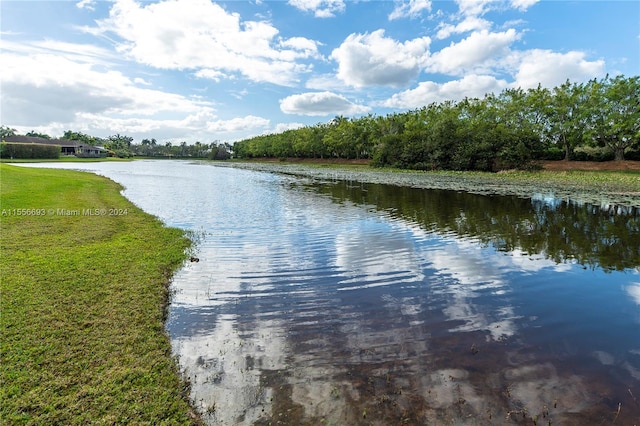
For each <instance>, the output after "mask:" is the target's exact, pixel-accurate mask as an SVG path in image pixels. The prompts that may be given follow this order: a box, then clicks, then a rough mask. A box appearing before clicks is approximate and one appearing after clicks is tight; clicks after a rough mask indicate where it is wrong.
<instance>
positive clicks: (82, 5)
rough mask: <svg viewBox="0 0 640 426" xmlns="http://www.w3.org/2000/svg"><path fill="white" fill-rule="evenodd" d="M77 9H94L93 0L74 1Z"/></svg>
mask: <svg viewBox="0 0 640 426" xmlns="http://www.w3.org/2000/svg"><path fill="white" fill-rule="evenodd" d="M76 7H77V8H78V9H88V10H95V0H80V1H79V2H78V3H76Z"/></svg>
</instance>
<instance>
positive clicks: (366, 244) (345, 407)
mask: <svg viewBox="0 0 640 426" xmlns="http://www.w3.org/2000/svg"><path fill="white" fill-rule="evenodd" d="M91 166H92V169H96V168H97V167H101V168H102V169H101V170H99V172H100V173H102V174H106V175H108V176H109V177H111V178H113V179H114V180H116V181H118V182H121V183H123V184H124V185H125V186H126V187H127V190H126V192H125V195H127V196H128V197H129V198H130V199H132V200H133V201H134V202H135V203H137V204H138V205H140V206H141V207H142V208H144V209H145V210H147V211H149V212H151V213H153V214H156V215H158V216H159V217H161V218H162V219H163V220H164V221H165V222H167V223H168V224H170V225H174V226H182V227H184V228H187V229H191V230H193V231H195V232H196V234H197V235H199V237H200V242H199V245H198V252H197V256H198V257H199V259H200V261H199V262H197V263H190V264H188V265H186V267H185V268H184V269H183V270H182V271H180V272H179V273H178V274H177V276H176V277H175V280H174V290H175V296H174V300H173V304H172V306H171V311H170V319H169V321H168V323H167V330H168V332H169V334H170V336H171V338H172V342H173V345H174V351H175V354H176V355H177V356H178V357H179V360H180V365H181V367H182V368H183V369H184V372H185V374H186V375H187V376H188V377H189V378H190V380H191V383H192V397H193V398H194V403H195V405H196V406H198V407H199V408H200V409H201V410H202V412H203V413H204V418H205V420H206V421H207V422H208V423H210V424H212V425H237V424H247V425H248V424H258V425H267V424H288V425H306V424H308V425H312V424H313V425H317V424H335V425H357V424H362V425H365V424H378V425H400V424H407V425H445V424H455V425H496V424H521V425H550V424H551V425H560V424H562V425H600V424H603V425H608V424H615V425H633V424H640V401H639V398H640V212H639V211H638V209H637V208H632V207H625V208H619V207H616V206H593V205H589V204H574V203H568V202H565V201H562V200H558V199H555V198H554V197H553V195H552V194H538V195H536V196H535V197H534V198H532V199H522V198H516V197H499V196H482V195H470V194H466V193H462V192H455V191H434V190H421V189H410V188H399V187H393V186H385V185H364V184H359V183H354V182H318V181H313V180H310V179H303V178H296V177H291V176H279V175H273V174H267V173H259V172H253V171H247V170H238V169H231V168H220V167H214V166H211V165H206V164H189V163H185V162H136V163H135V166H136V167H135V168H132V167H131V165H129V164H124V165H122V164H107V165H95V164H92V165H91Z"/></svg>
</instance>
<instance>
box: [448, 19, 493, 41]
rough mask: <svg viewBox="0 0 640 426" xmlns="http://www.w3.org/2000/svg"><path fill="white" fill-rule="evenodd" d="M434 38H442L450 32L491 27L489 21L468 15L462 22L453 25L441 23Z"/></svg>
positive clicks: (449, 34)
mask: <svg viewBox="0 0 640 426" xmlns="http://www.w3.org/2000/svg"><path fill="white" fill-rule="evenodd" d="M438 28H439V30H438V33H437V34H436V38H438V39H440V40H442V39H445V38H448V37H450V36H451V35H452V34H460V33H466V32H469V31H476V30H488V29H490V28H491V22H489V21H487V20H486V19H482V18H478V17H477V16H468V17H466V18H465V19H464V20H463V21H462V22H460V23H458V24H456V25H453V24H445V23H441V24H440V25H439V26H438Z"/></svg>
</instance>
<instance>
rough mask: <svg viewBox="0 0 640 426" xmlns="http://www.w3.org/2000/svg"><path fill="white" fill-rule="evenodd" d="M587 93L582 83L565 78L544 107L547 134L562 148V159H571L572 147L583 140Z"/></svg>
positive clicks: (586, 114)
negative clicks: (563, 154) (546, 117)
mask: <svg viewBox="0 0 640 426" xmlns="http://www.w3.org/2000/svg"><path fill="white" fill-rule="evenodd" d="M586 99H587V94H586V90H585V87H584V85H582V84H577V83H571V82H570V81H569V80H567V81H566V82H565V83H563V84H562V85H560V86H558V87H555V88H554V89H553V92H552V97H551V98H550V103H549V104H548V106H547V108H546V112H547V116H548V120H549V121H548V123H549V125H548V127H547V131H548V135H549V137H550V138H551V140H553V141H554V142H555V143H556V144H558V145H559V146H561V147H562V148H563V149H564V153H565V156H564V159H565V160H566V161H568V160H570V159H571V155H572V153H573V149H574V148H575V147H576V146H577V145H578V144H580V143H581V142H582V141H583V136H584V132H585V129H586V127H587V120H588V117H589V115H588V112H587V108H586V103H587V102H586Z"/></svg>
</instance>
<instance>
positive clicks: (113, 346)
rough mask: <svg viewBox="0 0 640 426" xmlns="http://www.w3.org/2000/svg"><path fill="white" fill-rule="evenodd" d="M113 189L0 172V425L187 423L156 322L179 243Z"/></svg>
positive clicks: (35, 173) (93, 180)
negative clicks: (87, 212) (89, 213)
mask: <svg viewBox="0 0 640 426" xmlns="http://www.w3.org/2000/svg"><path fill="white" fill-rule="evenodd" d="M120 189H121V188H120V187H119V186H118V185H117V184H115V183H114V182H112V181H109V180H107V179H105V178H102V177H99V176H96V175H92V174H88V173H81V172H74V171H66V170H48V169H32V168H20V167H15V166H9V165H6V164H0V194H1V197H0V211H1V212H2V216H0V251H1V256H0V277H1V285H0V286H1V293H0V312H1V316H0V330H1V335H0V350H1V352H0V356H1V359H0V379H1V385H2V386H1V389H0V401H1V404H0V405H1V407H0V424H7V425H9V424H12V425H16V424H17V425H20V424H33V425H36V424H37V425H42V424H60V425H62V424H64V425H72V424H89V423H92V424H94V423H95V424H116V423H118V424H171V425H174V424H176V425H179V424H194V423H196V421H195V420H194V419H193V415H192V412H191V408H190V405H189V402H188V388H187V387H186V386H185V383H184V382H183V381H182V380H181V378H180V375H179V372H178V368H177V365H176V363H175V361H174V359H172V357H171V348H170V342H169V339H168V337H167V335H166V334H165V332H164V325H163V320H164V315H165V306H166V303H167V297H168V289H167V284H168V280H169V278H170V276H171V272H172V271H173V270H174V269H175V268H177V267H179V266H180V265H181V263H182V262H183V260H184V258H185V256H186V255H185V249H186V248H187V247H188V246H189V245H190V243H189V240H188V239H187V238H186V237H185V236H184V234H183V233H182V231H180V230H177V229H171V228H166V227H163V225H162V223H161V222H160V221H159V220H157V219H156V218H154V217H152V216H150V215H148V214H146V213H144V212H143V211H142V210H140V209H139V208H137V207H135V206H134V205H132V204H131V203H130V202H128V201H127V200H126V199H125V198H124V197H122V196H121V195H120V193H119V190H120ZM20 209H33V210H20ZM83 209H88V210H89V209H90V210H91V212H92V213H95V214H94V215H91V216H89V215H87V214H86V213H85V214H84V215H83V214H82V210H83ZM103 209H104V210H103ZM111 209H119V210H111ZM27 212H30V213H33V214H35V215H28V216H26V215H24V214H25V213H27ZM75 212H78V214H77V215H66V213H72V214H75ZM109 213H118V215H110V214H109ZM38 214H39V215H38Z"/></svg>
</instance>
